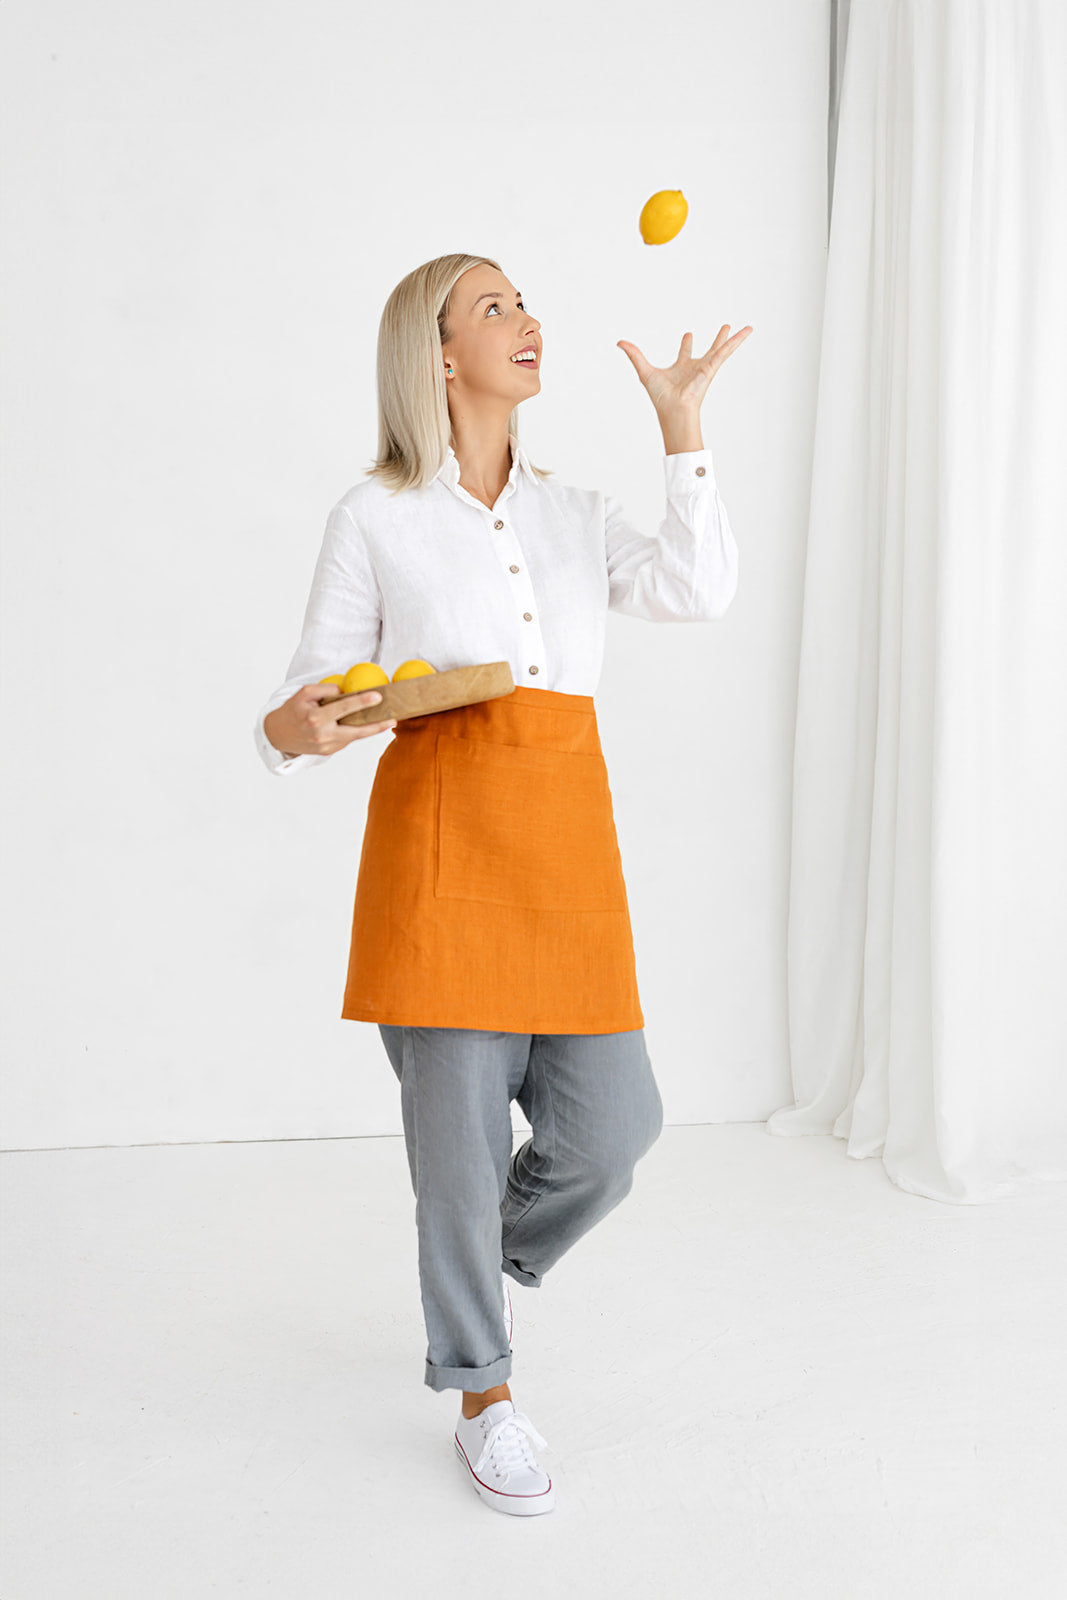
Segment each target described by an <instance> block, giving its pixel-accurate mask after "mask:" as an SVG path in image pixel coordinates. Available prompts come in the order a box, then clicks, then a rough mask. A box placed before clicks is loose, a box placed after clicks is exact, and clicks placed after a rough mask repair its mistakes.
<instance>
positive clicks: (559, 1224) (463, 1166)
mask: <svg viewBox="0 0 1067 1600" xmlns="http://www.w3.org/2000/svg"><path fill="white" fill-rule="evenodd" d="M378 1028H379V1032H380V1033H381V1036H382V1040H383V1042H384V1045H385V1049H386V1053H387V1054H388V1057H389V1060H390V1063H391V1064H392V1067H393V1071H394V1072H395V1073H396V1076H397V1079H398V1081H399V1084H400V1100H401V1110H402V1114H403V1123H404V1139H405V1143H406V1146H407V1156H408V1167H409V1170H410V1173H411V1185H412V1189H413V1190H414V1193H415V1202H416V1203H415V1221H416V1227H417V1230H418V1249H419V1286H420V1290H421V1294H422V1306H423V1313H424V1316H425V1319H426V1335H427V1340H428V1344H427V1352H426V1371H425V1381H426V1383H427V1384H428V1385H429V1387H430V1388H431V1389H435V1390H442V1389H466V1390H469V1391H471V1392H472V1393H480V1392H481V1391H482V1390H485V1389H491V1388H494V1387H495V1386H496V1385H497V1384H501V1383H506V1382H507V1380H508V1378H509V1377H510V1375H511V1351H510V1350H509V1348H508V1339H507V1332H506V1328H505V1324H504V1306H503V1295H502V1292H501V1283H500V1274H501V1270H503V1271H504V1272H505V1273H507V1274H508V1276H509V1277H511V1278H514V1279H515V1281H516V1282H517V1283H524V1284H528V1285H530V1286H531V1287H533V1288H537V1287H539V1286H540V1283H541V1280H542V1278H543V1276H544V1274H545V1273H546V1272H547V1271H548V1269H549V1267H551V1266H552V1265H553V1263H554V1262H556V1261H558V1260H559V1258H560V1256H562V1255H563V1254H564V1253H565V1252H566V1251H567V1250H569V1249H570V1247H571V1246H572V1245H573V1244H575V1243H576V1242H577V1241H578V1240H579V1239H580V1238H581V1237H582V1235H583V1234H584V1233H586V1232H587V1231H588V1230H589V1229H590V1228H591V1227H593V1226H594V1224H595V1223H597V1222H599V1221H600V1219H601V1218H602V1217H604V1216H606V1215H607V1213H608V1212H609V1211H611V1210H612V1209H613V1208H614V1207H615V1206H617V1205H618V1203H619V1201H620V1200H622V1199H623V1198H624V1197H625V1196H626V1195H627V1194H628V1193H629V1192H630V1189H631V1187H632V1184H633V1171H634V1166H635V1165H636V1163H637V1161H638V1160H639V1159H640V1157H641V1156H642V1155H644V1154H645V1152H646V1151H647V1150H648V1149H649V1148H650V1147H651V1146H652V1145H653V1144H654V1143H655V1141H656V1139H657V1138H658V1137H659V1133H660V1130H661V1128H662V1126H663V1104H662V1101H661V1099H660V1094H659V1089H658V1087H657V1085H656V1080H655V1078H654V1076H653V1073H652V1066H651V1063H650V1061H649V1058H648V1051H647V1050H646V1048H645V1037H644V1030H643V1029H642V1028H635V1029H633V1030H632V1031H629V1032H625V1033H585V1034H583V1033H562V1034H561V1033H550V1034H545V1033H535V1034H529V1033H490V1032H488V1031H486V1030H484V1029H479V1028H469V1029H468V1028H402V1027H394V1026H386V1025H384V1024H379V1025H378ZM512 1100H516V1101H517V1102H518V1104H519V1106H520V1107H521V1109H522V1111H523V1114H524V1115H525V1117H526V1119H527V1121H528V1122H529V1124H530V1128H531V1134H530V1137H529V1138H528V1139H527V1140H526V1142H525V1143H524V1144H523V1145H521V1146H520V1148H519V1149H518V1150H516V1151H515V1153H514V1155H513V1154H512V1144H513V1142H514V1141H513V1136H512V1127H511V1102H512Z"/></svg>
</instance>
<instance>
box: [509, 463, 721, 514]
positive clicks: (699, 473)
mask: <svg viewBox="0 0 1067 1600" xmlns="http://www.w3.org/2000/svg"><path fill="white" fill-rule="evenodd" d="M703 476H704V468H703V467H698V468H697V477H698V478H702V477H703ZM499 526H500V524H499V523H497V527H499Z"/></svg>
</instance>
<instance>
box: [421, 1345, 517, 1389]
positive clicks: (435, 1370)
mask: <svg viewBox="0 0 1067 1600" xmlns="http://www.w3.org/2000/svg"><path fill="white" fill-rule="evenodd" d="M510 1377H511V1351H510V1350H509V1351H508V1353H507V1355H506V1356H500V1357H499V1359H498V1360H496V1361H490V1363H489V1365H488V1366H487V1367H437V1366H434V1364H433V1362H432V1361H427V1363H426V1384H427V1387H428V1388H430V1389H436V1390H441V1389H466V1390H467V1392H468V1393H469V1394H482V1393H484V1391H485V1390H486V1389H495V1388H496V1387H497V1385H498V1384H501V1383H506V1382H507V1381H508V1379H509V1378H510Z"/></svg>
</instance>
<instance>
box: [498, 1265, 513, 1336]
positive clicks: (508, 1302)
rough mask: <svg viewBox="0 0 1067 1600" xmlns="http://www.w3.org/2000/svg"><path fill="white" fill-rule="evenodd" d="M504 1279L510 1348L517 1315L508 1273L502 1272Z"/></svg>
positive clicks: (505, 1319) (506, 1326)
mask: <svg viewBox="0 0 1067 1600" xmlns="http://www.w3.org/2000/svg"><path fill="white" fill-rule="evenodd" d="M501 1277H502V1278H503V1280H504V1326H505V1328H506V1329H507V1330H508V1349H509V1350H510V1348H511V1330H512V1328H513V1327H514V1326H515V1316H514V1313H513V1312H512V1309H511V1290H510V1289H509V1288H508V1278H507V1273H506V1272H505V1273H501Z"/></svg>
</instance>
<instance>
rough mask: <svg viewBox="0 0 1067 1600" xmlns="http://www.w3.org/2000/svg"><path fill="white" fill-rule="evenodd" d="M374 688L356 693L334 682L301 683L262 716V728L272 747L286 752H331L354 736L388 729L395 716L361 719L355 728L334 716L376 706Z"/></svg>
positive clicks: (309, 753)
mask: <svg viewBox="0 0 1067 1600" xmlns="http://www.w3.org/2000/svg"><path fill="white" fill-rule="evenodd" d="M381 698H382V697H381V695H380V694H379V693H378V691H377V689H364V690H363V691H362V692H361V693H359V694H342V693H341V691H340V689H339V688H338V687H337V685H336V684H335V683H305V684H304V686H303V687H302V688H300V689H298V690H297V691H296V693H295V694H294V695H291V696H290V698H289V699H288V700H287V701H286V702H285V704H284V705H281V706H276V707H275V709H274V710H273V711H268V712H267V715H266V716H265V717H264V718H263V731H264V733H265V734H266V735H267V738H268V739H269V740H270V742H271V744H272V745H273V746H274V748H275V750H280V751H281V752H282V754H283V755H287V756H332V755H333V753H334V751H335V750H343V749H344V747H345V745H346V744H352V743H354V741H355V740H356V739H369V738H370V736H371V734H373V733H388V731H389V729H390V728H395V727H396V718H395V717H392V718H390V719H389V721H388V722H365V723H363V725H362V726H361V727H359V728H344V727H342V726H341V724H340V723H339V722H338V720H337V719H338V717H345V716H347V715H348V713H349V712H350V711H359V710H360V709H361V708H362V707H363V706H376V705H377V704H378V702H379V700H380V699H381Z"/></svg>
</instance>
